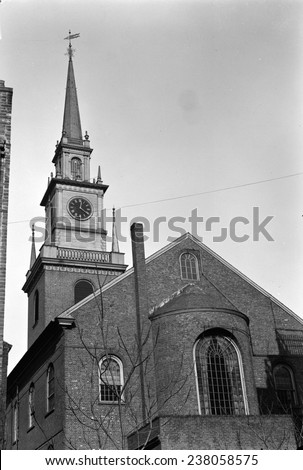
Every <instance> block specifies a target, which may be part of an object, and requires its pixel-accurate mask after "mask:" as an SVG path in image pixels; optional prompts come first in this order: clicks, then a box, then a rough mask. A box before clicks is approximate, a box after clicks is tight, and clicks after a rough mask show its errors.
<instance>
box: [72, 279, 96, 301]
mask: <svg viewBox="0 0 303 470" xmlns="http://www.w3.org/2000/svg"><path fill="white" fill-rule="evenodd" d="M93 292H94V289H93V286H92V284H91V283H90V282H89V281H78V282H77V283H76V285H75V290H74V294H75V304H76V303H78V302H80V300H82V299H85V297H87V296H88V295H90V294H92V293H93Z"/></svg>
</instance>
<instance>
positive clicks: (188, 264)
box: [180, 253, 199, 281]
mask: <svg viewBox="0 0 303 470" xmlns="http://www.w3.org/2000/svg"><path fill="white" fill-rule="evenodd" d="M180 271H181V279H184V280H188V281H197V280H198V279H199V274H198V260H197V258H196V256H195V255H193V254H192V253H182V255H181V256H180Z"/></svg>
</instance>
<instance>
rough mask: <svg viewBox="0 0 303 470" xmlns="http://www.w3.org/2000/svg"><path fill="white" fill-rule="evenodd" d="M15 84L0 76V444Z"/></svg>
mask: <svg viewBox="0 0 303 470" xmlns="http://www.w3.org/2000/svg"><path fill="white" fill-rule="evenodd" d="M12 97H13V90H12V88H7V87H6V86H5V82H4V81H3V80H0V397H1V403H0V448H2V447H3V438H4V421H5V409H6V399H5V397H6V375H7V359H8V351H9V345H8V344H7V343H5V342H3V328H4V309H5V280H6V242H7V216H8V192H9V168H10V149H11V116H12Z"/></svg>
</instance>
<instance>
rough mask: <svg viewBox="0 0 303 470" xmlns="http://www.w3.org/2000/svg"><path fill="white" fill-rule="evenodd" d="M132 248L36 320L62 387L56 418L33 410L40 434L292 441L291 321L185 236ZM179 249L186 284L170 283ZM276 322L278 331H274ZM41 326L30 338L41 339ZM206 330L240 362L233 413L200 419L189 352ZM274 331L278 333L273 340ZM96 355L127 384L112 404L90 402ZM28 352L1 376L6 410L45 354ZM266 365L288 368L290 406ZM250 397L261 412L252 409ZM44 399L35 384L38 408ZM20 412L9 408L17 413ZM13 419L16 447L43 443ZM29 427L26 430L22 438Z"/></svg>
mask: <svg viewBox="0 0 303 470" xmlns="http://www.w3.org/2000/svg"><path fill="white" fill-rule="evenodd" d="M139 228H140V227H139ZM133 251H134V265H135V266H134V268H132V269H129V270H128V271H126V273H124V274H122V275H121V276H119V277H117V278H115V279H114V280H112V281H111V282H109V283H108V284H107V285H105V286H103V288H102V289H101V290H99V291H97V292H95V294H92V295H91V296H89V297H87V299H85V300H84V301H82V302H81V303H80V304H76V305H74V306H73V307H71V308H69V309H67V310H65V311H64V312H62V313H61V314H60V315H59V316H58V317H57V320H56V321H53V322H51V323H50V324H49V326H48V327H47V328H50V325H55V323H56V322H59V323H60V324H61V327H60V328H61V329H60V332H61V333H60V334H61V335H62V336H61V337H60V338H61V339H60V342H58V339H57V340H56V341H55V340H54V341H53V348H52V349H53V351H55V353H56V354H58V351H59V350H60V358H61V359H60V365H59V366H58V367H56V371H57V374H58V376H57V381H58V382H60V383H61V384H63V383H64V390H65V393H63V394H61V395H60V394H58V396H57V397H56V410H57V407H58V409H59V410H60V413H59V414H60V415H61V410H64V411H63V414H62V423H60V425H56V424H55V423H53V430H52V429H51V428H49V427H48V423H50V422H51V421H48V422H46V419H48V418H45V419H44V417H43V415H41V414H40V416H42V418H40V419H41V427H42V428H43V429H44V426H46V427H47V428H46V429H48V437H49V435H53V436H54V435H55V430H57V431H56V432H58V429H59V428H60V429H61V427H60V426H62V433H61V434H60V439H59V438H58V439H57V441H56V444H55V445H56V448H57V449H69V448H75V449H89V448H93V449H96V448H105V449H114V448H139V447H142V445H143V446H146V448H162V449H181V448H183V449H228V448H234V449H264V448H270V449H279V448H283V449H295V448H297V447H298V446H300V445H301V441H300V432H301V425H302V424H301V416H302V399H303V397H302V390H303V373H302V372H303V371H302V358H303V353H302V352H303V351H302V348H303V342H302V337H303V325H302V320H300V319H299V318H298V317H296V315H295V314H293V313H292V312H290V311H289V310H288V309H287V308H286V307H283V306H282V305H280V304H279V303H278V302H276V301H275V300H274V299H272V298H271V297H270V296H269V295H268V294H266V293H265V292H264V291H263V290H262V289H260V288H258V287H257V286H255V285H254V284H253V283H251V282H250V281H249V280H247V279H246V278H245V276H243V275H241V274H240V273H238V272H237V271H236V270H234V269H233V268H232V267H231V266H229V265H228V264H227V263H226V262H225V261H224V260H221V259H220V258H219V257H218V256H217V255H215V254H214V253H212V252H211V251H210V250H209V249H208V248H207V247H205V246H204V245H202V244H200V243H199V242H198V241H196V240H195V239H194V238H193V237H192V236H191V235H189V234H188V235H186V236H183V237H181V238H180V239H179V240H178V241H177V242H175V243H172V244H171V245H169V246H168V247H166V248H165V249H163V250H160V252H158V253H155V254H154V255H152V256H151V257H149V258H148V259H147V260H146V262H145V263H144V264H143V265H142V259H143V257H144V250H143V245H142V244H140V243H139V244H134V245H133ZM182 253H195V256H196V257H197V259H198V260H199V261H198V263H199V278H198V279H197V280H192V281H188V280H184V279H182V276H181V273H180V254H182ZM144 279H145V282H144ZM138 316H139V317H140V318H139V319H140V322H139V323H138ZM286 320H288V321H287V324H288V329H287V331H286V330H279V328H280V327H281V326H283V325H284V324H285V322H286ZM47 328H46V330H45V331H44V332H43V333H42V334H41V335H40V338H41V337H44V338H45V339H46V337H47V334H46V331H47ZM53 328H54V326H53ZM209 331H216V332H219V333H220V332H223V333H224V334H225V335H228V336H229V337H230V338H232V340H233V341H234V343H235V344H237V347H238V350H239V354H240V356H241V361H242V365H243V381H244V388H245V397H246V405H247V408H246V412H245V413H244V414H241V415H234V416H233V415H222V416H220V415H218V416H212V415H203V413H202V414H200V411H199V406H198V393H197V379H196V372H195V366H194V362H195V361H194V348H195V343H196V342H197V340H198V339H199V338H200V337H201V335H202V336H203V335H204V334H205V333H207V332H209ZM279 331H283V335H282V336H281V335H280V336H279ZM139 333H140V334H139ZM287 335H288V336H287ZM293 336H295V338H297V342H296V348H297V349H292V348H293V346H292V344H293V343H291V342H290V343H289V344H290V347H289V349H288V350H287V347H286V346H287V344H288V342H287V341H288V339H289V338H293ZM281 337H283V338H284V339H283V341H284V343H283V345H284V349H283V351H282V350H281V345H280V344H279V342H280V343H281ZM40 338H38V340H36V342H35V343H34V344H33V345H32V346H31V348H30V349H29V351H28V352H27V353H26V354H27V355H28V358H30V357H31V356H32V355H33V357H35V354H36V352H35V351H36V350H37V342H39V340H40ZM51 343H52V341H50V344H51ZM59 344H60V346H58V345H59ZM282 352H283V354H282ZM55 353H54V352H52V354H55ZM106 355H114V356H115V357H117V358H119V360H120V361H121V363H122V364H123V372H124V380H125V382H126V383H127V385H126V386H125V390H124V396H123V402H122V403H121V405H119V404H113V403H102V402H101V401H100V396H99V375H98V373H99V371H98V362H99V360H100V359H101V358H102V357H103V356H106ZM52 357H54V356H52ZM40 359H41V363H39V365H38V363H35V361H33V360H30V361H29V364H30V365H29V366H28V368H27V370H26V371H24V383H23V384H22V383H21V381H20V380H19V379H18V374H17V371H18V368H21V365H17V366H16V370H15V371H13V372H12V374H11V376H10V378H9V397H10V401H9V414H10V409H11V406H12V405H11V404H12V403H14V400H16V393H15V392H14V390H15V389H16V387H17V386H18V390H19V392H18V393H19V406H20V409H21V408H24V407H26V397H28V395H27V394H28V390H29V387H30V384H31V382H32V381H34V382H35V380H38V378H37V379H36V378H35V377H37V375H36V374H37V373H38V370H39V374H40V379H39V380H44V383H45V381H46V369H47V364H48V362H49V361H50V355H48V356H47V360H44V359H43V358H40ZM40 359H39V360H40ZM52 360H53V361H54V360H55V359H52ZM58 360H59V359H58ZM22 361H23V360H22ZM277 364H286V365H287V366H288V367H291V369H292V371H293V374H294V379H295V386H296V393H297V402H296V407H295V409H294V410H293V413H289V412H288V413H286V414H283V413H282V414H281V410H280V411H277V409H276V408H275V406H274V405H275V390H274V388H273V381H272V370H273V367H274V366H275V365H277ZM42 376H43V379H42ZM41 396H42V397H43V394H41ZM262 396H264V397H265V398H266V400H267V401H266V405H269V404H271V405H272V408H270V407H268V408H266V407H265V406H264V403H265V402H263V403H262V402H261V401H260V400H261V398H260V397H262ZM21 397H22V399H21ZM45 399H46V397H45V391H44V397H43V398H42V400H44V403H45ZM38 406H39V407H43V405H38V404H37V407H38ZM262 406H263V408H262ZM22 413H23V415H24V410H23V411H22ZM37 413H38V411H37ZM21 416H22V414H21V411H20V420H21ZM10 419H11V418H10ZM148 423H149V424H148ZM22 426H23V425H21V421H20V427H19V430H20V432H19V441H18V446H19V448H20V449H21V448H35V449H38V448H42V447H43V446H45V442H46V440H45V438H44V440H43V438H42V436H41V435H40V436H39V438H38V437H37V439H36V440H30V441H29V440H27V434H26V433H28V430H26V427H25V428H23V431H22V429H21V428H22ZM56 426H57V427H56ZM34 432H37V431H34ZM34 432H33V431H32V430H31V431H30V433H32V435H33V436H34ZM35 435H36V436H38V433H37V434H35ZM47 442H49V440H48V441H47ZM52 442H55V441H54V438H53V440H52ZM15 445H16V444H15ZM29 446H30V447H29ZM10 448H13V446H12V447H10Z"/></svg>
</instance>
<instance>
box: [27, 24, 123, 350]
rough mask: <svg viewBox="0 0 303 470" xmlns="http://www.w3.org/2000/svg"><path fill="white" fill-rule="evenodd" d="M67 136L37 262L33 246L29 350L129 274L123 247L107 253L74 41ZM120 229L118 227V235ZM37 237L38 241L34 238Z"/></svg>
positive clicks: (100, 187) (57, 158)
mask: <svg viewBox="0 0 303 470" xmlns="http://www.w3.org/2000/svg"><path fill="white" fill-rule="evenodd" d="M76 37H79V34H73V35H72V34H71V33H69V35H68V37H67V38H66V39H68V40H69V46H68V57H69V61H68V71H67V83H66V94H65V105H64V116H63V126H62V136H61V139H60V141H58V142H57V145H56V149H55V155H54V158H53V160H52V162H53V163H54V165H55V175H53V174H51V178H49V181H48V186H47V189H46V192H45V194H44V196H43V198H42V201H41V205H42V206H43V207H45V240H44V244H43V245H42V247H41V249H40V253H39V255H38V257H36V255H35V249H34V241H33V242H32V243H33V245H32V250H31V261H30V268H29V271H28V272H27V275H26V282H25V284H24V286H23V290H24V292H26V293H27V294H28V346H30V345H31V344H32V343H33V342H34V341H35V339H36V338H37V337H38V336H39V334H40V333H41V332H42V331H43V329H44V328H45V327H46V326H47V324H48V323H49V321H51V320H52V319H53V318H55V317H56V316H57V315H59V314H60V313H61V312H62V311H63V310H65V309H66V308H68V307H70V306H72V305H73V304H74V303H76V302H78V301H79V300H80V301H81V299H82V298H84V297H85V296H86V295H89V294H90V293H92V292H93V291H94V290H95V289H97V288H99V287H100V285H102V284H104V283H106V282H108V281H110V280H112V279H113V276H118V275H119V274H121V273H123V272H124V271H125V269H126V265H125V264H124V254H123V253H120V252H119V249H118V248H117V247H118V244H117V243H112V249H111V251H107V250H106V235H107V232H106V230H105V224H104V217H103V198H104V194H105V192H106V190H107V189H108V186H107V185H105V184H103V181H102V179H101V170H100V166H99V168H98V175H97V177H96V178H94V179H93V180H91V177H90V160H91V154H92V151H93V149H92V148H91V147H90V141H89V136H88V134H87V132H86V133H85V135H84V138H83V135H82V128H81V120H80V112H79V105H78V97H77V89H76V81H75V74H74V67H73V49H72V45H71V40H72V39H75V38H76ZM114 234H115V229H114V227H113V235H114ZM32 238H34V236H33V237H32Z"/></svg>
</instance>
